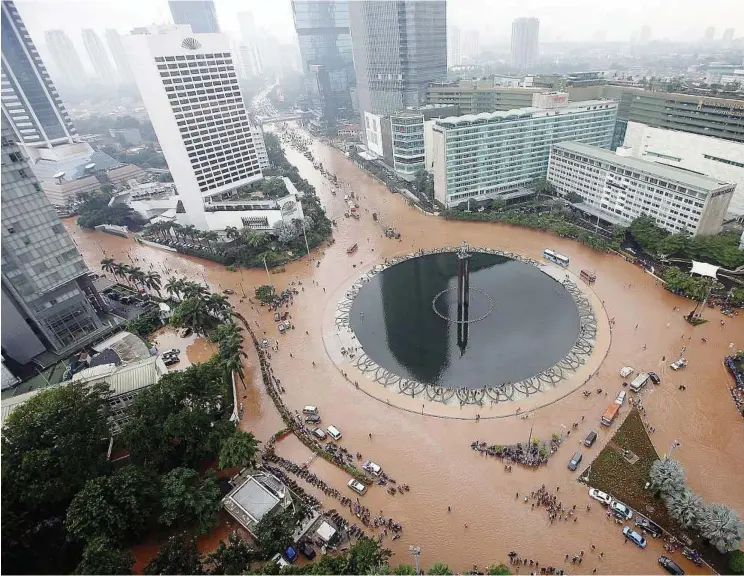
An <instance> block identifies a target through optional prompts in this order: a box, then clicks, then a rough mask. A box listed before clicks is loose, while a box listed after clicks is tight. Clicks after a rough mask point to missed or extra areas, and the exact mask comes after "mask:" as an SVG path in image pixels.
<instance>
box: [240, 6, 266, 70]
mask: <svg viewBox="0 0 744 576" xmlns="http://www.w3.org/2000/svg"><path fill="white" fill-rule="evenodd" d="M238 26H239V27H240V38H241V40H242V42H241V45H240V48H239V56H240V64H241V66H242V68H243V74H244V75H245V76H246V77H250V76H259V75H260V74H262V73H263V63H262V61H261V50H260V46H259V44H260V42H259V32H258V30H257V29H256V23H255V21H254V19H253V13H252V12H238Z"/></svg>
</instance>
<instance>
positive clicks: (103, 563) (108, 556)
mask: <svg viewBox="0 0 744 576" xmlns="http://www.w3.org/2000/svg"><path fill="white" fill-rule="evenodd" d="M133 565H134V556H133V555H132V553H131V552H129V551H128V550H120V549H119V548H117V547H116V546H115V545H114V543H113V542H112V541H111V540H109V539H107V538H105V537H98V538H94V539H92V540H90V541H89V542H88V544H87V546H86V547H85V549H84V550H83V558H82V560H81V561H80V564H78V566H77V568H76V569H75V574H131V573H132V566H133Z"/></svg>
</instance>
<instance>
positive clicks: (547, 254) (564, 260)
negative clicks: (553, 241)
mask: <svg viewBox="0 0 744 576" xmlns="http://www.w3.org/2000/svg"><path fill="white" fill-rule="evenodd" d="M543 258H545V259H546V260H550V261H551V262H554V263H555V264H558V266H563V267H564V268H566V267H567V266H568V262H569V260H568V256H564V255H563V254H558V252H553V251H552V250H550V249H549V248H546V249H545V250H543Z"/></svg>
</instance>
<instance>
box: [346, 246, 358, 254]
mask: <svg viewBox="0 0 744 576" xmlns="http://www.w3.org/2000/svg"><path fill="white" fill-rule="evenodd" d="M357 248H359V245H358V244H352V245H351V246H349V247H348V248H347V249H346V253H347V254H353V253H354V252H356V251H357Z"/></svg>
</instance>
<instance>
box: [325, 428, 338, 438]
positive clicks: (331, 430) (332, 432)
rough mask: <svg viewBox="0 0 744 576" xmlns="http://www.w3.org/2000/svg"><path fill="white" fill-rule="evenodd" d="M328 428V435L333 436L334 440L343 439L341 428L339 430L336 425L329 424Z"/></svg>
mask: <svg viewBox="0 0 744 576" xmlns="http://www.w3.org/2000/svg"><path fill="white" fill-rule="evenodd" d="M326 430H327V431H328V435H329V436H330V437H331V438H333V439H334V440H341V430H339V429H338V428H336V427H335V426H328V428H326Z"/></svg>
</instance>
